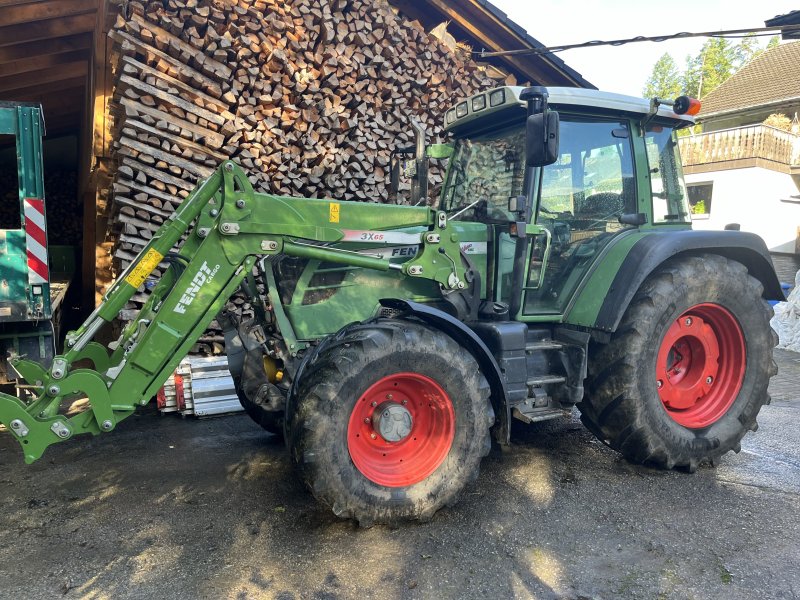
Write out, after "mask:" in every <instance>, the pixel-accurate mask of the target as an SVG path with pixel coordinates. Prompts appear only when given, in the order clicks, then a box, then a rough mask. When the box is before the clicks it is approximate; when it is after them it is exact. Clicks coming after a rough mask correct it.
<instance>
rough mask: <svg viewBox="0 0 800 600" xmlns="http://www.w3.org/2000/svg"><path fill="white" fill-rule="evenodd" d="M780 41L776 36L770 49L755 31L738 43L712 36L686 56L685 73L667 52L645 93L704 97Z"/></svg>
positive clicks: (648, 80) (652, 75)
mask: <svg viewBox="0 0 800 600" xmlns="http://www.w3.org/2000/svg"><path fill="white" fill-rule="evenodd" d="M779 43H780V38H779V37H778V36H774V37H772V38H770V40H769V43H768V44H767V46H766V48H762V47H761V44H760V42H759V38H757V37H756V36H755V35H754V34H752V33H751V34H748V35H746V36H744V37H743V38H742V39H741V41H740V42H739V43H738V44H734V43H732V42H731V41H730V40H728V39H725V38H709V40H708V41H706V43H705V44H703V47H702V48H701V49H700V52H699V53H698V54H697V55H696V56H691V55H689V56H687V57H686V64H685V68H684V70H683V73H681V72H680V71H679V69H678V67H677V65H676V64H675V60H674V59H673V58H672V56H671V55H670V54H669V53H665V54H664V55H662V56H661V58H659V59H658V61H656V64H655V65H653V70H652V71H651V73H650V77H649V78H648V79H647V82H646V83H645V86H644V88H643V90H642V95H643V96H644V97H645V98H652V97H654V96H657V97H659V98H674V97H676V96H679V95H681V94H687V95H689V96H692V97H694V98H702V97H703V96H706V95H707V94H708V93H709V92H711V91H712V90H713V89H715V88H716V87H717V86H719V85H720V84H722V83H723V82H724V81H725V80H727V79H728V78H729V77H730V76H731V75H733V74H734V73H736V71H738V70H739V69H741V68H742V67H743V66H745V65H746V64H748V63H749V62H750V61H752V60H753V59H754V58H756V57H757V56H759V55H760V54H762V53H763V52H764V51H765V49H766V50H769V49H772V48H774V47H775V46H777V45H778V44H779Z"/></svg>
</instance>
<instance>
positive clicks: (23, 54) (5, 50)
mask: <svg viewBox="0 0 800 600" xmlns="http://www.w3.org/2000/svg"><path fill="white" fill-rule="evenodd" d="M91 47H92V36H91V34H88V33H79V34H76V35H68V36H66V37H59V38H55V39H52V40H47V43H46V44H43V43H41V42H22V43H19V44H13V45H10V46H0V64H3V63H9V62H13V61H15V60H22V59H25V58H29V57H32V56H50V55H54V54H61V53H64V52H75V51H77V50H88V49H90V48H91Z"/></svg>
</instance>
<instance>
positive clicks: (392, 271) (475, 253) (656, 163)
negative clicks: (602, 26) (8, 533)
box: [0, 87, 782, 524]
mask: <svg viewBox="0 0 800 600" xmlns="http://www.w3.org/2000/svg"><path fill="white" fill-rule="evenodd" d="M697 108H698V104H697V102H696V101H695V100H691V99H689V98H686V97H681V98H679V99H678V100H676V101H675V102H672V101H669V102H667V101H663V100H658V99H654V100H652V101H650V102H647V101H644V100H641V99H636V98H630V97H626V96H620V95H616V94H608V93H602V92H598V91H593V90H584V89H571V88H569V89H568V88H549V89H547V88H539V87H531V88H516V87H502V88H498V89H495V90H492V91H489V92H486V93H481V94H477V95H475V96H473V97H471V98H468V99H466V100H463V101H461V102H459V103H457V104H456V105H455V106H454V107H453V108H451V109H450V110H448V111H447V113H446V115H445V125H446V129H447V130H448V131H449V132H450V133H452V136H453V140H454V141H453V143H452V144H448V145H434V146H429V147H427V148H426V147H425V144H424V139H423V136H422V134H420V135H419V136H418V143H417V147H416V149H415V151H414V154H415V156H414V161H413V163H414V165H415V167H416V175H415V178H416V179H415V182H414V190H415V200H422V199H423V198H424V194H425V188H426V182H425V180H424V179H425V172H426V169H427V159H428V157H436V158H447V159H448V170H447V176H446V180H445V184H444V187H443V190H442V192H441V200H440V204H439V206H438V207H437V208H436V209H433V208H429V207H428V206H426V205H425V203H420V205H417V206H400V205H387V204H375V203H358V202H340V201H336V200H328V199H325V200H321V199H299V198H286V197H279V196H273V195H268V194H261V193H255V192H254V191H253V190H252V187H251V186H250V184H249V182H248V180H247V177H246V175H245V174H244V173H243V172H242V171H241V170H240V169H239V168H238V167H237V166H236V165H235V164H234V163H233V162H231V161H226V162H225V163H223V164H222V165H220V167H219V168H218V169H217V170H216V171H215V172H214V174H213V175H211V176H210V177H209V178H208V179H207V180H205V181H203V182H202V183H201V184H200V185H199V186H198V187H197V188H196V189H195V190H194V191H193V192H192V193H191V194H190V195H189V197H187V199H186V200H185V201H184V202H183V203H182V204H181V206H180V207H179V208H178V210H177V211H176V212H175V213H174V214H173V215H172V217H171V218H170V219H169V220H168V221H167V222H165V224H164V225H163V226H162V228H161V229H160V230H159V231H158V232H157V233H156V234H155V236H154V237H153V239H152V240H151V241H150V243H149V244H148V245H147V246H146V247H145V248H144V250H143V251H142V253H141V254H140V256H139V257H138V258H137V260H136V261H134V262H133V263H132V264H131V266H130V267H129V268H128V269H127V270H126V271H125V272H124V273H123V274H122V275H121V276H120V277H119V279H118V280H117V282H116V283H115V285H114V286H113V287H112V288H111V289H110V290H109V291H108V293H107V294H106V297H105V299H104V302H103V303H102V304H101V305H100V306H99V307H98V308H97V309H96V310H95V311H94V313H92V315H90V317H89V318H88V319H87V321H86V322H85V323H84V324H83V325H82V326H81V327H80V328H79V329H77V330H76V331H73V332H70V333H69V334H67V338H66V341H65V352H64V353H63V354H62V355H58V356H56V357H55V358H54V360H53V361H52V365H51V366H50V367H49V368H43V367H42V366H40V365H38V364H36V363H35V362H32V361H28V360H24V359H22V358H20V357H13V358H12V359H11V362H12V364H14V366H15V368H16V370H17V371H18V372H20V373H21V374H22V375H23V376H24V377H25V379H26V380H27V381H28V382H29V383H30V384H31V385H33V386H35V389H36V390H37V394H36V397H35V398H34V399H33V400H31V401H30V402H28V403H25V402H22V401H20V400H18V399H16V398H14V397H11V396H0V421H2V422H3V423H4V424H5V425H6V426H7V427H8V428H9V430H10V431H11V433H12V434H13V435H14V436H15V437H16V438H17V440H18V441H19V442H20V444H21V446H22V449H23V452H24V454H25V458H26V461H28V462H32V461H33V460H36V459H37V458H39V457H40V456H41V454H42V453H43V452H44V450H45V449H46V448H47V446H49V445H51V444H53V443H56V442H60V441H64V440H67V439H69V438H71V437H72V436H74V435H77V434H80V433H93V434H99V433H101V432H107V431H111V430H113V429H114V428H115V427H116V424H117V423H118V422H119V421H120V420H122V419H124V418H125V417H126V416H128V415H130V414H131V413H132V412H133V411H134V409H135V407H136V406H137V405H143V404H146V403H147V402H148V401H150V399H151V398H152V397H153V395H154V394H155V393H156V391H157V390H158V389H159V388H160V386H161V385H162V384H163V382H164V381H165V380H166V378H167V377H168V376H169V375H170V373H171V372H172V371H173V370H174V369H175V367H176V366H177V364H178V362H179V361H180V360H181V359H182V358H183V356H184V355H185V354H186V353H187V352H188V350H189V349H190V348H191V346H192V344H193V343H194V342H195V341H196V340H197V338H198V337H199V336H200V334H201V333H202V331H203V330H204V329H205V328H206V327H207V326H208V324H209V322H210V321H211V320H212V319H214V318H215V317H217V315H219V317H218V318H219V320H220V321H221V322H222V323H223V324H224V326H225V329H226V348H227V352H228V360H229V365H230V369H231V372H232V375H233V377H234V381H235V383H236V386H237V390H238V393H239V396H240V399H241V401H242V404H243V405H244V407H245V409H246V410H247V412H248V414H249V415H250V416H251V417H252V418H253V419H254V420H255V421H257V422H258V423H260V424H261V425H262V426H263V427H264V428H265V429H267V430H268V431H271V432H273V433H277V434H282V435H284V436H285V439H286V443H287V445H288V447H289V451H290V453H291V457H292V460H293V461H294V463H295V464H296V465H297V467H298V469H299V471H300V473H301V476H302V477H303V479H304V481H305V482H306V483H307V484H308V487H309V488H310V489H311V490H312V492H313V493H314V495H315V496H316V497H317V498H318V499H320V500H321V501H322V502H324V503H325V504H327V505H329V506H330V507H332V509H333V511H334V512H335V513H336V514H337V515H339V516H341V517H344V518H353V519H356V520H358V521H359V522H361V523H362V524H371V523H393V522H398V521H403V520H408V519H425V518H429V517H430V516H431V515H433V513H435V512H436V510H438V509H439V508H441V507H442V506H445V505H450V504H452V503H453V502H455V501H456V499H457V497H458V495H459V494H460V492H461V491H462V490H463V489H464V486H465V485H466V484H467V482H469V481H470V480H471V479H473V478H475V477H476V476H477V473H478V468H479V464H480V462H481V459H482V457H483V456H485V455H486V454H487V453H488V452H489V450H490V447H491V443H492V438H494V440H495V441H496V442H497V443H498V444H501V445H503V444H508V443H509V432H510V427H511V422H512V419H518V420H521V421H523V422H527V423H530V422H535V421H541V420H545V419H550V418H553V417H558V416H561V415H564V414H565V411H569V410H570V409H571V408H572V407H574V406H577V407H578V409H579V410H580V412H581V418H582V420H583V422H584V423H585V424H586V426H587V427H588V428H589V429H590V430H591V431H592V432H593V433H594V434H595V435H597V437H598V438H599V439H601V440H602V441H603V442H605V443H606V444H608V445H609V446H610V447H612V448H614V449H616V450H618V451H619V452H621V453H622V454H623V455H624V456H625V457H626V458H628V459H629V460H631V461H634V462H637V463H647V464H650V465H654V466H658V467H663V468H668V469H669V468H673V467H679V468H683V469H686V470H689V471H692V470H694V469H695V468H696V467H697V465H698V464H700V463H701V462H703V461H710V462H712V463H715V462H716V461H717V460H718V459H719V458H720V457H721V456H722V455H724V454H725V453H727V452H728V451H730V450H734V451H737V450H739V443H740V440H741V439H742V437H743V436H744V434H745V433H746V432H747V431H748V430H755V428H756V426H757V424H756V416H757V414H758V411H759V409H760V408H761V406H762V405H764V404H765V403H767V402H768V400H769V396H768V394H767V385H768V383H769V379H770V377H771V376H772V375H774V374H775V372H776V366H775V363H774V362H773V360H772V348H773V346H774V345H775V336H774V334H773V332H772V331H771V329H770V327H769V319H770V315H771V310H770V307H769V305H768V303H767V300H768V299H779V298H782V292H781V289H780V285H779V283H778V280H777V278H776V276H775V273H774V270H773V267H772V263H771V260H770V257H769V254H768V252H767V249H766V247H765V245H764V243H763V241H762V240H761V239H760V238H758V237H757V236H755V235H751V234H748V233H742V232H739V231H721V232H700V231H692V229H691V221H690V218H689V208H688V205H687V199H686V192H685V189H684V183H683V177H682V172H681V163H680V157H679V155H678V145H677V141H676V133H675V131H676V130H677V129H680V128H682V127H687V126H689V125H691V124H692V123H693V118H692V116H691V114H693V113H695V112H696V110H697ZM556 110H557V111H558V112H556ZM187 232H188V235H187V236H186V239H185V241H184V242H183V243H182V245H181V246H180V250H179V251H177V252H174V251H173V247H174V246H175V245H176V243H178V242H179V240H180V239H181V236H184V235H185V234H186V233H187ZM159 264H162V265H164V266H168V268H166V269H165V271H164V274H163V275H162V276H161V278H160V280H159V282H158V284H157V285H156V286H155V287H154V289H153V290H152V293H151V295H150V298H149V300H148V302H147V303H146V304H145V306H144V307H143V308H142V310H141V311H140V313H139V315H138V317H137V319H136V320H135V321H133V322H131V323H130V324H129V325H128V326H127V327H126V328H125V329H124V331H123V332H122V335H121V336H120V338H119V339H118V340H117V341H116V342H114V343H113V344H111V346H110V347H108V348H106V347H104V346H102V345H100V344H98V343H97V342H94V341H92V340H93V338H94V337H95V336H96V335H97V333H98V331H100V330H101V328H103V327H105V326H106V325H107V324H108V323H109V322H110V321H113V320H114V318H115V317H116V315H117V313H118V311H119V310H120V309H121V308H122V307H123V306H124V305H125V303H126V302H127V301H128V299H129V298H131V296H132V295H133V294H134V293H135V292H136V291H137V289H138V288H140V286H142V285H143V283H144V281H145V279H146V278H147V277H148V275H149V274H150V273H151V272H152V270H153V269H154V268H155V267H157V266H158V265H159ZM237 290H242V291H243V292H244V293H245V294H247V295H248V296H249V298H250V301H251V303H252V304H253V306H255V307H256V315H255V317H254V318H253V319H250V320H247V321H244V322H239V321H238V320H237V319H236V318H235V317H234V316H233V315H232V314H229V313H227V312H225V310H224V306H225V303H226V301H227V300H228V299H229V298H230V297H231V296H232V295H233V294H235V293H236V292H237ZM79 362H80V363H81V364H84V365H85V364H86V363H87V362H88V363H90V364H91V366H92V368H86V367H85V366H84V367H82V368H78V367H77V365H78V363H79ZM79 397H88V398H89V400H90V405H91V408H90V409H89V410H87V411H86V412H83V413H80V414H77V415H74V416H70V417H67V416H66V415H65V414H64V413H63V406H64V405H65V404H68V401H69V400H70V399H72V398H79Z"/></svg>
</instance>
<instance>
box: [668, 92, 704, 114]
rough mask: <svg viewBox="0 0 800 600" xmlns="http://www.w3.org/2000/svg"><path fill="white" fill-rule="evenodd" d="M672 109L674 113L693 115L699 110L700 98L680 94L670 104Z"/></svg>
mask: <svg viewBox="0 0 800 600" xmlns="http://www.w3.org/2000/svg"><path fill="white" fill-rule="evenodd" d="M672 110H673V112H674V113H675V114H676V115H691V116H695V115H696V114H697V113H699V112H700V100H698V99H697V98H690V97H689V96H680V97H679V98H676V99H675V102H674V103H673V104H672Z"/></svg>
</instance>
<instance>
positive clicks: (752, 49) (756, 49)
mask: <svg viewBox="0 0 800 600" xmlns="http://www.w3.org/2000/svg"><path fill="white" fill-rule="evenodd" d="M762 52H764V49H763V48H762V47H761V44H759V41H758V38H757V37H756V35H755V34H754V33H748V34H747V35H746V36H744V37H743V38H742V41H741V42H739V43H738V44H737V45H736V46H735V47H734V49H733V53H734V56H735V60H734V65H735V70H737V71H738V70H739V69H741V68H742V67H743V66H745V65H746V64H747V63H749V62H750V61H751V60H753V59H754V58H755V57H756V56H758V55H759V54H761V53H762Z"/></svg>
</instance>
